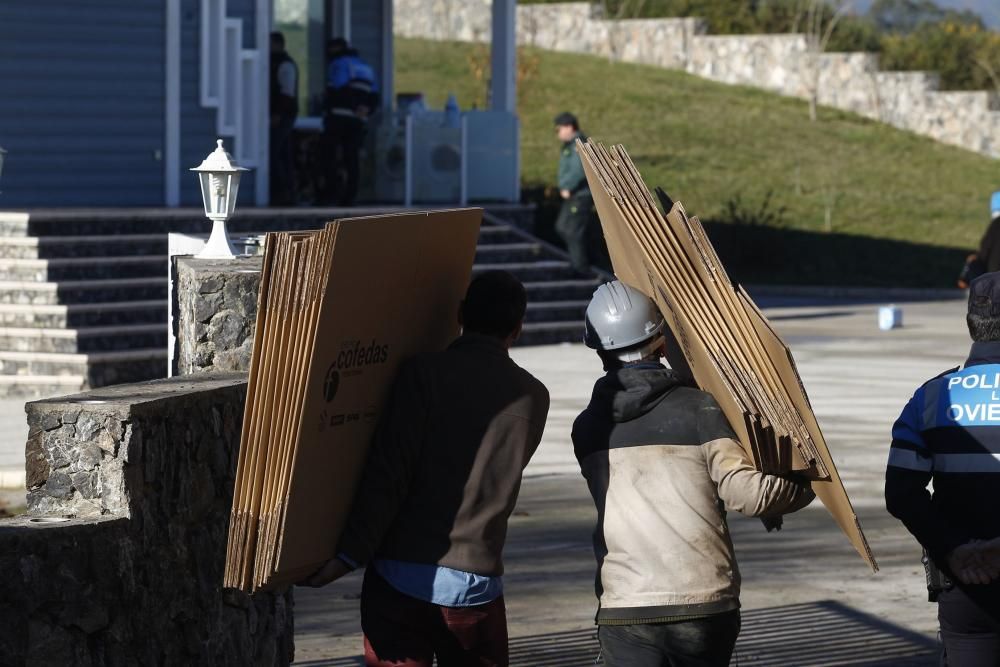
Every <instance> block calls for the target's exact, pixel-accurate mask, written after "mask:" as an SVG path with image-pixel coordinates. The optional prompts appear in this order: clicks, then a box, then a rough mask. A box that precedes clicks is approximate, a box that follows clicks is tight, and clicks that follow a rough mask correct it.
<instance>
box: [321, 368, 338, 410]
mask: <svg viewBox="0 0 1000 667" xmlns="http://www.w3.org/2000/svg"><path fill="white" fill-rule="evenodd" d="M338 387H340V371H338V370H337V364H336V363H333V364H330V368H329V370H327V372H326V380H324V381H323V396H325V397H326V402H327V403H329V402H330V401H332V400H333V397H334V396H336V395H337V388H338Z"/></svg>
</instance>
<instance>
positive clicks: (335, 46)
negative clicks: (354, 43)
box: [326, 37, 351, 53]
mask: <svg viewBox="0 0 1000 667" xmlns="http://www.w3.org/2000/svg"><path fill="white" fill-rule="evenodd" d="M350 46H351V45H350V44H348V43H347V40H346V39H344V38H343V37H334V38H333V39H331V40H330V41H328V42H327V43H326V51H327V53H339V52H340V51H345V50H347V49H348V48H350Z"/></svg>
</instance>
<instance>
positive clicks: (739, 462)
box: [573, 281, 814, 667]
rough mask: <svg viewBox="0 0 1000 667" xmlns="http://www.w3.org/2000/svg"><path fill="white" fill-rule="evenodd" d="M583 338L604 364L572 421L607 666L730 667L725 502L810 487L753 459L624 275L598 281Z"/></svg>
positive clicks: (760, 510) (757, 509)
mask: <svg viewBox="0 0 1000 667" xmlns="http://www.w3.org/2000/svg"><path fill="white" fill-rule="evenodd" d="M585 342H586V344H587V345H588V346H589V347H591V348H594V349H595V350H596V351H597V354H598V356H599V357H600V359H601V361H602V362H603V364H604V368H605V370H606V371H607V374H606V375H604V376H603V377H601V378H600V379H599V380H597V383H596V384H595V386H594V393H593V397H592V398H591V401H590V404H589V405H588V406H587V409H586V410H584V411H583V413H582V414H581V415H580V416H579V417H578V418H577V420H576V422H575V423H574V424H573V449H574V451H575V453H576V457H577V460H578V461H579V463H580V470H581V471H582V472H583V476H584V477H585V478H586V479H587V485H588V487H589V488H590V493H591V495H592V496H593V499H594V503H595V505H596V506H597V516H598V519H597V527H596V529H595V531H594V556H595V557H596V559H597V569H598V573H597V596H598V598H599V600H600V607H599V609H598V612H597V624H598V626H599V628H598V637H599V639H600V642H601V649H602V651H603V654H604V660H605V664H607V665H608V667H665V666H668V665H669V666H673V667H682V666H683V667H689V666H690V667H695V666H698V667H725V666H727V665H729V660H730V657H731V655H732V652H733V647H734V646H735V644H736V637H737V635H738V634H739V630H740V614H739V607H740V600H739V595H740V578H739V570H738V568H737V566H736V554H735V552H734V551H733V543H732V541H731V540H730V537H729V529H728V526H727V525H726V513H725V510H732V511H737V512H741V513H743V514H747V515H750V516H764V517H777V516H780V515H781V514H786V513H788V512H794V511H796V510H798V509H800V508H802V507H804V506H805V505H808V504H809V502H810V501H812V499H813V497H814V495H813V492H812V490H811V489H810V488H809V486H808V485H807V484H805V483H800V482H798V481H794V480H792V479H785V478H782V477H776V476H774V475H765V474H764V473H761V472H759V471H758V470H756V469H755V468H754V467H753V465H752V464H751V463H750V461H749V460H748V458H747V455H746V453H745V452H744V451H743V448H742V447H740V445H739V443H737V442H736V440H735V434H734V433H733V430H732V428H730V426H729V422H728V421H727V420H726V416H725V415H724V414H723V413H722V410H721V409H720V408H719V405H718V403H716V401H715V399H714V398H713V397H712V396H711V395H710V394H707V393H705V392H703V391H699V390H698V389H696V388H694V387H693V386H690V385H689V384H688V382H687V380H686V379H685V377H684V375H683V374H681V373H678V372H676V371H675V370H673V369H671V368H667V367H665V366H664V365H662V364H661V363H660V359H661V357H662V356H664V354H665V346H666V345H667V339H666V338H665V336H664V321H663V317H662V315H660V313H659V311H658V310H657V308H656V305H655V304H654V303H653V302H652V301H650V299H649V298H648V297H646V296H645V295H644V294H642V293H641V292H639V291H637V290H635V289H633V288H631V287H629V286H627V285H624V284H623V283H621V282H619V281H614V282H611V283H608V284H606V285H602V286H601V287H599V288H598V289H597V291H596V292H595V293H594V297H593V299H592V300H591V302H590V306H589V307H588V308H587V324H586V334H585ZM671 345H673V344H672V343H671Z"/></svg>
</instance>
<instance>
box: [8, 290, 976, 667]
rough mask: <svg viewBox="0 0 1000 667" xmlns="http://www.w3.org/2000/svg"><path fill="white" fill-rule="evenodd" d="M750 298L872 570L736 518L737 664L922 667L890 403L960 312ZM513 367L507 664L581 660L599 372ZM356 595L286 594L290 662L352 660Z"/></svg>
mask: <svg viewBox="0 0 1000 667" xmlns="http://www.w3.org/2000/svg"><path fill="white" fill-rule="evenodd" d="M761 301H762V305H764V306H765V307H766V308H767V312H768V315H769V317H770V318H771V320H772V322H774V323H775V325H776V326H777V327H778V329H779V330H780V331H781V333H782V334H783V335H784V336H785V338H786V340H787V341H788V343H789V344H790V345H791V347H792V350H793V352H794V354H795V357H796V360H797V361H798V364H799V368H800V371H801V374H802V377H803V381H804V383H805V386H806V389H807V391H808V392H809V395H810V398H811V400H812V402H813V405H814V406H815V409H816V412H817V415H818V417H819V420H820V423H821V425H822V426H823V428H824V431H825V433H826V436H827V439H828V441H829V443H830V447H831V449H832V451H833V454H834V458H835V460H836V462H837V464H838V468H839V470H840V473H841V476H842V477H843V478H844V480H845V483H846V485H847V487H848V490H849V491H850V493H851V496H852V499H853V501H854V504H855V507H856V509H857V511H858V514H859V515H860V517H861V521H862V524H863V526H864V528H865V531H866V533H867V535H868V538H869V540H870V542H871V546H872V548H873V550H874V552H875V554H876V556H877V558H878V559H879V562H880V565H881V567H882V570H881V572H879V573H878V574H872V573H870V572H869V571H868V569H867V567H866V566H865V565H864V563H863V562H862V560H861V559H860V558H859V557H858V556H857V555H856V554H855V553H854V551H853V549H852V548H851V546H850V545H849V543H848V542H847V540H846V538H844V537H843V536H842V535H841V533H840V532H839V530H838V529H837V527H836V526H835V524H834V523H833V521H832V520H831V519H830V518H829V516H828V515H827V513H826V511H825V510H824V509H823V508H822V506H821V505H819V504H818V503H816V504H814V505H813V506H812V507H810V508H808V509H806V510H803V511H802V512H801V513H799V514H797V515H795V516H792V517H789V518H788V519H787V520H786V524H785V528H784V530H782V531H781V532H780V533H772V534H768V533H765V532H764V530H763V528H762V527H761V526H760V524H759V522H757V521H753V520H747V519H743V518H742V517H739V516H735V517H732V518H731V527H732V530H733V534H734V541H735V543H736V549H737V552H738V555H739V561H740V566H741V570H742V573H743V596H742V599H743V605H744V612H745V614H744V620H745V623H744V632H743V634H742V636H741V641H740V645H739V650H738V657H739V659H740V664H741V665H743V664H753V665H758V664H761V665H763V664H768V665H807V664H862V663H863V664H866V665H872V664H875V662H873V660H875V659H876V658H877V659H878V660H881V661H882V664H886V665H890V664H891V665H906V664H926V665H930V664H934V662H933V657H932V656H931V653H932V651H933V638H934V635H935V631H936V621H935V607H934V606H933V605H930V604H928V603H926V602H925V599H926V593H925V590H924V583H923V571H922V569H921V566H920V562H919V556H920V553H919V548H918V547H917V545H916V543H915V542H914V541H913V540H912V539H911V538H910V537H909V535H908V534H907V533H906V532H905V530H903V528H902V526H901V525H900V524H899V523H898V522H897V521H895V520H894V519H892V518H891V517H889V516H888V515H887V514H886V512H885V509H884V506H883V503H882V475H883V471H884V466H885V458H886V454H887V448H888V439H889V430H890V427H891V424H892V422H893V420H894V419H895V417H896V416H897V414H898V412H899V410H900V409H901V407H902V405H903V404H904V403H905V402H906V400H907V399H908V398H909V396H910V395H911V393H912V391H913V390H914V388H915V387H916V386H918V385H919V384H920V383H922V382H923V381H924V380H925V379H927V378H928V377H930V376H932V375H936V374H937V373H939V372H941V371H942V370H945V369H947V368H949V367H952V366H956V365H958V364H959V363H961V361H962V360H963V358H964V355H965V353H966V352H967V350H968V340H967V336H966V334H965V331H964V328H965V325H964V304H963V303H961V302H944V303H914V304H907V305H906V306H904V317H905V324H906V326H905V328H903V329H901V330H897V331H893V332H880V331H878V329H877V327H876V306H873V305H870V304H858V305H852V304H851V303H847V302H843V301H834V300H827V301H814V300H811V299H808V298H806V299H800V298H797V299H794V300H788V299H785V300H777V299H769V300H767V299H762V300H761ZM514 356H515V358H516V359H517V361H518V362H519V363H521V364H522V365H523V366H524V367H526V368H527V369H529V370H530V371H531V372H533V373H534V374H535V375H536V376H537V377H539V378H540V379H541V380H542V381H543V382H545V384H546V385H547V386H548V387H549V389H550V392H551V395H552V409H551V412H550V419H549V423H548V427H547V429H546V434H545V439H544V441H543V443H542V446H541V447H540V449H539V451H538V453H537V455H536V456H535V458H534V459H533V460H532V462H531V464H530V465H529V466H528V469H527V471H526V475H525V482H524V484H523V487H522V492H521V497H520V501H519V503H518V506H517V509H516V511H515V514H514V516H513V518H512V520H511V524H510V536H509V542H508V546H507V550H506V556H505V561H506V565H507V574H506V575H505V582H506V597H507V605H508V617H509V623H510V631H511V637H512V641H511V646H512V664H515V665H522V666H528V665H531V666H532V667H539V666H541V665H588V664H593V662H594V659H595V658H596V655H597V649H596V644H595V643H594V638H593V634H594V633H593V622H592V620H593V614H594V610H595V600H594V597H593V591H592V585H593V576H594V563H593V557H592V554H591V551H590V533H591V530H592V528H593V522H594V516H595V513H594V510H593V506H592V504H591V500H590V497H589V495H588V494H587V489H586V486H585V484H584V483H583V480H582V478H581V477H580V475H579V472H578V469H577V466H576V462H575V460H574V459H573V455H572V450H571V446H570V445H569V429H570V425H571V424H572V420H573V419H574V418H575V416H576V414H577V413H578V412H579V411H580V410H581V409H582V407H583V406H584V405H585V403H586V401H587V400H588V398H589V395H590V390H591V386H592V384H593V381H594V379H595V378H596V377H597V376H598V375H599V374H600V372H601V370H600V365H599V363H598V361H597V358H596V356H594V355H593V353H592V352H591V351H589V350H587V349H586V348H584V347H583V346H582V345H562V346H553V347H539V348H525V349H518V350H516V351H515V353H514ZM26 434H27V427H26V426H25V422H24V409H23V402H20V401H0V470H4V469H7V470H9V469H11V466H13V467H15V468H20V467H21V466H23V448H24V441H25V437H26ZM359 591H360V578H359V576H358V575H352V576H350V577H347V578H345V579H344V580H342V581H340V582H337V583H336V584H334V585H332V586H329V587H327V588H326V589H322V590H318V591H317V590H312V589H298V590H297V591H296V619H295V621H296V630H297V633H296V635H297V636H296V643H297V657H298V659H299V661H300V664H302V665H311V666H319V665H355V664H359V663H358V662H357V655H358V651H359V647H360V635H359V631H360V629H359V622H358V601H357V598H358V593H359Z"/></svg>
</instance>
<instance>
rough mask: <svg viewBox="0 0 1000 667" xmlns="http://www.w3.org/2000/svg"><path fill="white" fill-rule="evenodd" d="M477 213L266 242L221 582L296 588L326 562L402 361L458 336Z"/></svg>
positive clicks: (362, 223) (352, 226)
mask: <svg viewBox="0 0 1000 667" xmlns="http://www.w3.org/2000/svg"><path fill="white" fill-rule="evenodd" d="M481 221H482V210H481V209H462V210H454V211H440V212H433V213H405V214H398V215H386V216H375V217H369V218H354V219H347V220H338V221H336V222H331V223H329V224H328V225H327V226H326V228H325V229H323V230H322V231H315V232H299V233H281V234H270V235H268V240H267V248H266V253H265V255H264V264H263V272H262V275H261V285H260V294H259V297H258V299H259V301H258V304H259V307H258V315H257V323H256V327H257V329H256V337H255V339H254V348H253V357H252V362H251V368H250V379H249V385H248V388H247V403H246V411H245V414H244V418H243V431H242V435H241V439H240V457H239V463H238V468H237V479H236V489H235V493H234V498H233V508H232V513H231V519H230V526H229V544H228V548H227V553H226V572H225V585H226V586H228V587H233V588H240V589H243V590H246V591H253V590H257V589H260V588H268V587H275V586H280V585H285V584H289V583H293V582H295V581H299V580H301V579H302V578H304V577H305V576H307V575H309V574H310V573H312V572H314V571H315V570H317V569H318V568H319V567H320V566H322V565H323V563H325V562H326V561H327V560H328V559H330V558H331V557H333V556H334V555H335V554H334V551H335V549H336V543H337V539H338V537H339V536H340V531H341V530H342V527H343V524H344V521H345V519H346V516H347V512H348V511H349V509H350V504H351V500H352V498H353V496H354V492H355V487H356V484H357V481H358V478H359V476H360V472H361V468H362V465H363V463H364V458H365V452H366V450H367V447H368V443H369V441H370V440H371V436H372V433H373V431H374V428H375V423H376V421H377V419H378V415H379V412H380V410H381V408H382V404H383V401H384V399H385V397H386V395H387V393H388V390H389V388H390V385H391V382H392V379H393V378H394V377H395V373H396V370H397V368H398V366H399V363H400V362H401V361H402V360H404V359H406V358H408V357H411V356H413V355H415V354H419V353H422V352H428V351H437V350H441V349H444V348H445V347H446V346H447V345H448V343H449V342H450V341H451V340H452V339H453V338H454V337H455V336H456V335H457V334H458V321H457V319H458V318H457V315H458V307H459V304H460V302H461V299H462V298H463V296H464V293H465V289H466V287H467V286H468V283H469V280H470V277H471V274H472V264H473V261H474V259H475V253H476V242H477V239H478V236H479V226H480V223H481Z"/></svg>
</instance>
